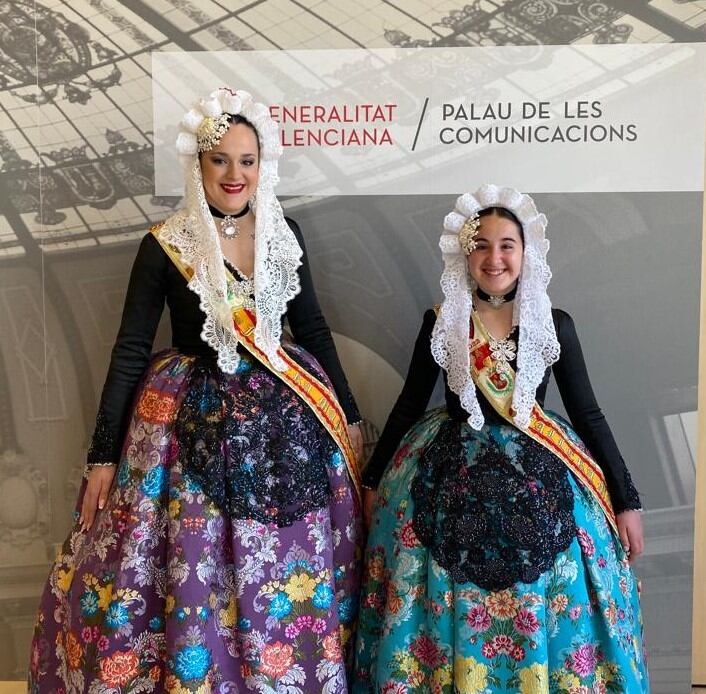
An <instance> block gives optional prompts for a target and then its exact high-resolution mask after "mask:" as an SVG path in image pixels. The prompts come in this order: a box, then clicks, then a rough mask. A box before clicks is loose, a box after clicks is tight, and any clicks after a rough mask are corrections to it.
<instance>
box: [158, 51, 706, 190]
mask: <svg viewBox="0 0 706 694" xmlns="http://www.w3.org/2000/svg"><path fill="white" fill-rule="evenodd" d="M152 61H153V91H154V119H155V186H156V193H157V194H158V195H178V194H180V192H181V186H182V180H181V173H180V169H179V166H178V163H177V158H176V152H175V148H174V140H175V138H176V131H177V127H176V126H177V124H178V122H179V121H180V120H181V117H182V116H183V114H184V113H185V112H186V111H187V110H188V108H189V107H190V106H191V104H192V103H193V102H194V101H196V100H197V99H199V98H201V97H203V96H205V95H206V94H208V93H209V92H210V91H212V90H213V89H215V88H217V87H219V86H230V87H233V88H235V89H246V90H247V91H249V92H251V93H252V94H253V95H254V96H255V97H256V98H257V99H258V100H261V101H264V102H265V103H267V104H268V105H270V110H271V113H272V116H273V117H274V118H275V119H276V120H277V121H279V123H280V124H281V132H280V135H281V139H282V145H283V147H284V155H283V157H282V163H281V166H280V175H281V183H280V185H279V187H278V192H279V193H280V194H282V195H404V194H412V193H426V194H433V193H443V194H448V193H460V192H463V191H466V190H473V189H475V188H476V187H477V186H478V185H480V184H482V183H485V182H488V181H494V182H497V183H500V184H503V185H510V186H513V187H516V188H518V189H520V190H528V191H532V192H535V193H539V192H569V191H575V192H581V191H586V192H601V191H689V190H691V191H695V190H696V191H698V190H703V182H704V181H703V176H704V161H703V157H704V121H705V118H706V113H705V103H706V102H705V99H704V94H706V45H704V44H639V45H637V44H636V45H632V44H631V45H590V46H589V45H586V46H577V45H573V46H510V47H489V48H421V49H380V50H335V51H334V50H322V51H241V52H228V51H219V52H200V53H183V52H180V53H153V55H152Z"/></svg>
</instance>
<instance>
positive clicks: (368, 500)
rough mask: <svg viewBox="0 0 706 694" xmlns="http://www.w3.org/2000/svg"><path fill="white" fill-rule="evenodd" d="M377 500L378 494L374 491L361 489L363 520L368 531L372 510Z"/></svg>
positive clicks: (371, 519)
mask: <svg viewBox="0 0 706 694" xmlns="http://www.w3.org/2000/svg"><path fill="white" fill-rule="evenodd" d="M377 498H378V494H377V492H376V491H375V490H374V489H363V520H364V521H365V527H366V528H368V529H370V524H371V523H372V521H373V509H374V508H375V502H376V501H377Z"/></svg>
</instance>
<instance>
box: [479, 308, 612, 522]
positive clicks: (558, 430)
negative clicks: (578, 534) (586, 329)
mask: <svg viewBox="0 0 706 694" xmlns="http://www.w3.org/2000/svg"><path fill="white" fill-rule="evenodd" d="M472 316H473V326H472V329H473V332H472V334H471V348H470V352H471V354H470V356H471V375H472V376H473V381H474V383H475V384H476V387H477V388H478V389H479V390H480V391H481V393H483V395H484V396H485V398H486V400H487V401H488V402H489V403H490V404H491V405H492V406H493V409H494V410H495V411H496V412H497V413H498V414H499V415H500V416H501V417H502V418H503V419H505V420H506V421H507V422H509V423H510V424H512V426H514V427H517V424H516V423H515V421H514V419H513V415H514V414H515V412H514V410H513V408H512V392H513V389H514V385H515V372H514V371H513V369H512V367H511V366H510V365H509V364H507V363H505V362H499V361H497V360H495V359H493V355H492V351H491V349H490V338H489V335H488V332H487V331H486V329H485V327H484V326H483V324H482V323H481V321H480V319H479V318H478V315H477V314H476V312H475V311H474V312H473V314H472ZM521 431H522V432H523V433H524V434H527V436H529V437H530V438H532V439H533V440H535V441H536V442H537V443H539V444H541V445H542V446H544V447H545V448H546V449H547V450H549V451H551V452H552V453H553V454H554V455H555V456H557V457H558V458H559V459H560V460H561V461H563V462H564V463H565V465H566V466H567V467H568V468H569V470H571V472H572V473H573V474H574V476H575V477H576V478H577V479H578V480H579V482H581V484H582V485H583V486H584V487H585V488H586V489H588V491H589V492H590V493H591V494H592V495H593V497H594V498H595V499H596V501H597V502H598V504H599V505H600V507H601V509H603V513H604V514H605V517H606V520H607V521H608V523H609V524H610V526H611V527H612V528H613V530H614V531H615V532H616V533H617V525H616V522H615V513H614V512H613V506H612V504H611V501H610V495H609V493H608V487H607V485H606V481H605V476H604V475H603V471H602V470H601V468H600V467H599V466H598V463H596V461H595V460H593V458H591V456H590V455H588V453H587V452H586V451H585V450H584V449H583V448H581V447H580V446H578V445H577V444H576V443H574V442H573V441H572V440H571V438H570V437H569V435H568V434H567V433H566V432H565V431H564V429H563V428H562V427H561V425H560V424H559V423H558V422H555V421H554V420H553V419H551V418H550V417H547V415H546V414H544V412H543V411H542V408H541V407H540V406H539V405H538V404H537V403H536V402H535V404H534V407H533V408H532V412H531V414H530V422H529V425H528V427H527V428H526V429H521Z"/></svg>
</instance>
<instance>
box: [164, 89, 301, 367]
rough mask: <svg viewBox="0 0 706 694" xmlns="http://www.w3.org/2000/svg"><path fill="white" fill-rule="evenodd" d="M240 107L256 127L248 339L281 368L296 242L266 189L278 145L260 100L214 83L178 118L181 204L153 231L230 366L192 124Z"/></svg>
mask: <svg viewBox="0 0 706 694" xmlns="http://www.w3.org/2000/svg"><path fill="white" fill-rule="evenodd" d="M221 113H231V114H238V113H239V114H241V115H242V116H244V117H245V118H247V120H248V121H250V122H251V123H252V124H253V125H254V126H255V129H256V130H257V133H258V138H259V141H260V169H259V178H258V184H257V193H256V199H257V203H256V206H255V208H254V213H255V270H254V274H253V282H254V289H255V313H256V316H257V326H256V328H255V344H256V345H257V346H258V347H259V348H260V349H261V350H262V351H263V352H264V353H265V354H266V355H267V357H268V358H269V360H270V362H271V363H272V365H273V366H274V367H275V368H276V369H278V370H280V371H283V370H284V369H285V368H286V365H285V363H284V361H283V360H282V359H281V358H280V357H279V355H278V352H277V350H278V349H279V346H280V340H281V337H282V316H283V315H284V313H285V312H286V310H287V304H288V303H289V302H290V301H291V300H292V299H293V298H294V297H295V296H296V295H297V294H298V293H299V291H300V289H301V287H300V285H299V275H298V273H297V270H298V268H299V266H300V265H301V258H302V249H301V248H300V246H299V243H298V242H297V239H296V237H295V236H294V232H293V231H292V230H291V229H290V228H289V225H288V224H287V222H286V220H285V219H284V213H283V211H282V206H281V205H280V203H279V200H278V199H277V197H276V195H275V192H274V189H275V186H276V185H277V182H278V181H279V176H278V174H277V159H278V158H279V156H280V154H281V152H282V147H281V144H280V141H279V131H278V128H277V124H276V123H275V122H274V121H273V120H272V118H271V117H270V115H269V110H268V109H267V107H266V106H265V105H264V104H261V103H256V102H254V101H253V99H252V97H251V95H250V94H248V93H247V92H243V91H238V92H233V91H231V90H230V89H218V90H216V91H215V92H213V93H212V94H211V95H210V96H209V98H208V99H204V100H202V101H201V102H199V104H197V105H196V106H195V107H194V108H193V109H192V110H191V111H189V113H187V114H186V116H185V117H184V120H183V121H182V127H181V131H180V133H179V137H178V138H177V149H178V151H179V154H180V156H181V159H182V162H183V164H184V174H185V200H184V202H185V207H184V209H182V210H179V211H178V212H176V213H175V214H174V215H172V216H171V217H169V218H168V219H167V220H166V222H165V223H164V226H163V227H162V228H161V230H160V238H162V239H163V240H165V241H166V242H168V243H170V244H171V245H172V246H174V247H175V248H176V249H177V250H178V251H179V253H180V255H181V258H182V260H183V261H184V262H185V263H187V264H188V265H189V266H190V267H191V268H192V269H193V271H194V274H193V277H192V278H191V280H190V281H189V284H188V286H189V289H191V290H192V291H193V292H194V293H196V294H197V295H198V297H199V306H200V308H201V310H202V311H203V312H204V314H205V316H206V317H205V320H204V323H203V328H202V331H201V339H202V340H204V342H206V343H207V344H208V345H209V346H210V347H212V348H213V349H214V350H215V351H216V352H217V354H218V366H219V367H220V368H221V369H222V370H223V371H225V372H226V373H234V372H235V370H236V369H237V368H238V363H239V362H240V357H239V355H238V352H237V347H238V339H237V333H236V330H235V328H234V326H233V317H232V310H233V305H232V299H231V300H229V298H228V283H227V276H226V269H225V264H224V262H223V253H222V251H221V246H220V242H219V239H218V232H217V230H216V225H215V223H214V221H213V217H212V216H211V213H210V212H209V209H208V203H207V202H206V195H205V193H204V189H203V178H202V176H201V166H200V163H199V158H198V149H197V141H196V135H195V133H196V131H197V129H198V127H199V125H200V124H201V122H202V121H203V119H204V118H206V117H207V116H211V117H216V116H219V115H221Z"/></svg>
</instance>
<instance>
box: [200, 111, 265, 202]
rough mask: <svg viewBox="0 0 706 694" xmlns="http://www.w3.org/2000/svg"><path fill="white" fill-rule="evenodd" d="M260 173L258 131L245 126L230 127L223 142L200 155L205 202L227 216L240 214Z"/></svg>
mask: <svg viewBox="0 0 706 694" xmlns="http://www.w3.org/2000/svg"><path fill="white" fill-rule="evenodd" d="M259 170H260V158H259V152H258V142H257V136H256V134H255V131H254V130H253V129H252V127H250V125H248V124H246V123H235V124H234V125H231V126H230V128H228V132H226V133H225V135H223V137H222V138H221V141H220V142H219V143H218V144H217V145H216V146H215V147H214V148H213V149H211V150H209V151H207V152H204V153H203V154H202V155H201V174H202V176H203V189H204V192H205V193H206V200H207V201H208V203H209V204H210V205H213V207H215V208H216V209H218V210H220V211H221V212H223V213H224V214H233V213H235V212H239V211H240V210H242V209H243V208H244V207H245V205H246V204H247V202H248V200H250V198H251V197H252V196H253V195H254V194H255V191H256V189H257V180H258V175H259Z"/></svg>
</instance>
